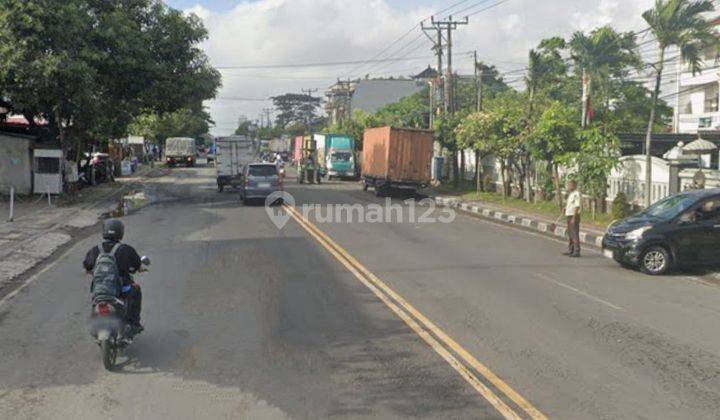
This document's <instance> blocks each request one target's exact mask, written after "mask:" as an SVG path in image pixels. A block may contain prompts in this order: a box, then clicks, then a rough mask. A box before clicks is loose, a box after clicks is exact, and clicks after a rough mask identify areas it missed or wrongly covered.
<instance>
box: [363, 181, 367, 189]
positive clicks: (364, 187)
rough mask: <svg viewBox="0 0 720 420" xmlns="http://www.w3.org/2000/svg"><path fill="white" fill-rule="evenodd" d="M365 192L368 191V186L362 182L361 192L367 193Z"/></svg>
mask: <svg viewBox="0 0 720 420" xmlns="http://www.w3.org/2000/svg"><path fill="white" fill-rule="evenodd" d="M367 190H368V184H367V182H363V191H367Z"/></svg>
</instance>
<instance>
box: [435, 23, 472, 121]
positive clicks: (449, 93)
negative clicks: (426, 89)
mask: <svg viewBox="0 0 720 420" xmlns="http://www.w3.org/2000/svg"><path fill="white" fill-rule="evenodd" d="M431 22H432V24H433V25H434V26H436V27H437V28H439V29H445V31H446V34H447V35H446V38H447V42H446V44H447V69H446V75H445V102H446V106H447V109H448V112H449V113H450V114H453V113H454V112H455V103H454V101H455V92H454V90H455V89H454V87H455V86H454V84H453V80H452V79H453V70H452V47H453V45H452V32H453V31H454V30H456V29H457V27H458V25H467V24H468V22H469V19H468V17H467V16H465V19H463V20H453V17H452V16H448V19H447V20H435V18H434V17H433V18H431Z"/></svg>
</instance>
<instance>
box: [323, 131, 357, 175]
mask: <svg viewBox="0 0 720 420" xmlns="http://www.w3.org/2000/svg"><path fill="white" fill-rule="evenodd" d="M313 139H314V140H315V143H316V145H317V159H318V164H319V165H320V166H322V167H323V169H324V173H325V174H326V175H327V177H328V180H330V179H333V178H345V179H348V178H352V179H356V178H357V176H358V165H357V154H356V152H355V139H354V138H352V137H350V136H346V135H343V134H315V135H314V136H313Z"/></svg>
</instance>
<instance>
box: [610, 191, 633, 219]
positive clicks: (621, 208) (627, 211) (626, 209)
mask: <svg viewBox="0 0 720 420" xmlns="http://www.w3.org/2000/svg"><path fill="white" fill-rule="evenodd" d="M631 214H632V209H631V207H630V203H629V202H628V199H627V196H626V195H625V193H623V192H619V193H617V195H616V196H615V199H614V200H613V203H612V217H613V219H624V218H626V217H628V216H630V215H631Z"/></svg>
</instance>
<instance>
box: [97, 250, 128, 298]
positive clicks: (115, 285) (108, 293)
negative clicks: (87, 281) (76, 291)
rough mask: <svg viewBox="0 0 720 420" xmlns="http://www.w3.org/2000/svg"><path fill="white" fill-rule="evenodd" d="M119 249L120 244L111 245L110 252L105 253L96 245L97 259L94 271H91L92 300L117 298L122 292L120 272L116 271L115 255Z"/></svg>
mask: <svg viewBox="0 0 720 420" xmlns="http://www.w3.org/2000/svg"><path fill="white" fill-rule="evenodd" d="M119 248H120V244H119V243H117V244H115V245H113V247H112V249H111V250H110V252H105V250H104V249H103V246H102V244H101V245H98V250H99V251H100V253H99V254H98V257H97V259H96V260H95V269H94V270H93V279H92V285H91V286H90V293H91V294H92V298H93V299H97V298H98V297H101V296H102V297H118V296H120V292H121V291H122V279H121V278H120V270H119V269H118V265H117V259H116V258H115V253H116V252H117V250H118V249H119Z"/></svg>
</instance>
